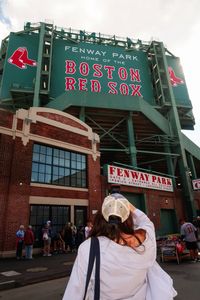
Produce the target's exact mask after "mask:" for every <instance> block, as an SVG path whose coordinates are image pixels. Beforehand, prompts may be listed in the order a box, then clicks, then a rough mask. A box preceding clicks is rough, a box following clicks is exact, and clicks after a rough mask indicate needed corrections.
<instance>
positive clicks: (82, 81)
mask: <svg viewBox="0 0 200 300" xmlns="http://www.w3.org/2000/svg"><path fill="white" fill-rule="evenodd" d="M86 84H87V79H84V78H79V79H78V87H79V90H80V91H87V90H88V89H87V88H86Z"/></svg>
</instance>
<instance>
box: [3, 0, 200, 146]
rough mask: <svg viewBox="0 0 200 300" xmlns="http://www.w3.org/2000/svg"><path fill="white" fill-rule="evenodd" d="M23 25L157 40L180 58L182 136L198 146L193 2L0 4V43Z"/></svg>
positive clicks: (198, 29)
mask: <svg viewBox="0 0 200 300" xmlns="http://www.w3.org/2000/svg"><path fill="white" fill-rule="evenodd" d="M26 22H31V23H38V22H51V23H53V24H54V25H55V26H58V27H64V28H70V27H71V28H72V29H76V30H86V31H88V32H100V33H102V34H109V35H114V34H115V35H116V36H119V37H129V38H133V39H141V40H143V41H151V40H152V39H153V40H157V41H162V42H163V43H164V45H165V47H166V48H167V49H168V50H169V51H170V52H171V53H173V54H174V55H175V56H178V57H180V59H181V65H182V68H183V72H184V75H185V79H186V84H187V88H188V92H189V96H190V100H191V102H192V105H193V114H194V117H195V123H196V124H195V126H194V131H191V130H190V131H188V130H187V131H183V132H184V134H186V135H187V136H188V137H189V138H190V139H191V140H192V141H193V142H194V143H196V144H197V145H198V146H199V147H200V101H199V98H200V97H199V86H200V76H199V70H200V55H199V48H200V36H199V35H200V1H199V0H190V1H188V0H167V1H165V0H137V1H135V0H123V1H122V0H56V1H50V0H34V1H33V0H17V1H16V0H0V40H2V39H3V38H5V37H6V36H7V35H8V34H9V32H11V31H13V32H16V31H21V30H23V27H24V24H25V23H26Z"/></svg>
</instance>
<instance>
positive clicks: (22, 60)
mask: <svg viewBox="0 0 200 300" xmlns="http://www.w3.org/2000/svg"><path fill="white" fill-rule="evenodd" d="M8 62H9V63H10V64H12V65H15V66H16V67H18V68H20V69H26V68H27V65H29V66H31V67H35V66H36V64H37V63H36V61H35V60H33V59H30V58H29V57H28V50H27V48H26V47H19V48H18V49H17V50H15V51H14V52H13V54H12V55H11V57H10V58H9V59H8Z"/></svg>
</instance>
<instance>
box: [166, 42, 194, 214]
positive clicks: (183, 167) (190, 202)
mask: <svg viewBox="0 0 200 300" xmlns="http://www.w3.org/2000/svg"><path fill="white" fill-rule="evenodd" d="M160 50H161V53H162V57H163V62H164V70H165V74H166V76H167V81H168V88H169V95H170V101H171V108H170V110H169V113H168V117H169V121H170V122H169V123H171V128H172V130H173V132H174V135H175V136H177V141H178V142H179V144H178V145H177V147H176V149H177V153H179V154H180V156H181V157H180V159H179V160H178V165H179V171H180V176H181V182H182V186H183V190H182V191H183V198H184V202H185V203H184V204H185V211H186V214H187V217H188V219H189V220H192V219H193V217H194V216H196V208H195V205H194V196H193V190H192V186H191V179H190V176H189V173H188V170H189V168H188V163H187V157H186V153H185V148H184V143H183V135H182V132H181V125H180V120H179V115H178V110H177V107H176V101H175V98H174V93H173V89H172V86H171V84H170V78H169V74H168V64H167V59H166V56H165V48H164V45H163V43H160Z"/></svg>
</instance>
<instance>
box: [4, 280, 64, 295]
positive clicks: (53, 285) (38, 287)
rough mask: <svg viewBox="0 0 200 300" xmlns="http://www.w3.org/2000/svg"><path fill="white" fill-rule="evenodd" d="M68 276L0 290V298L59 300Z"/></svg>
mask: <svg viewBox="0 0 200 300" xmlns="http://www.w3.org/2000/svg"><path fill="white" fill-rule="evenodd" d="M67 279H68V278H60V279H55V280H50V281H44V282H41V283H37V284H31V285H27V286H24V287H21V288H15V289H10V290H6V291H1V292H0V300H13V299H14V300H23V299H24V300H25V299H28V300H61V299H62V295H63V294H64V291H65V287H66V284H67Z"/></svg>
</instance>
